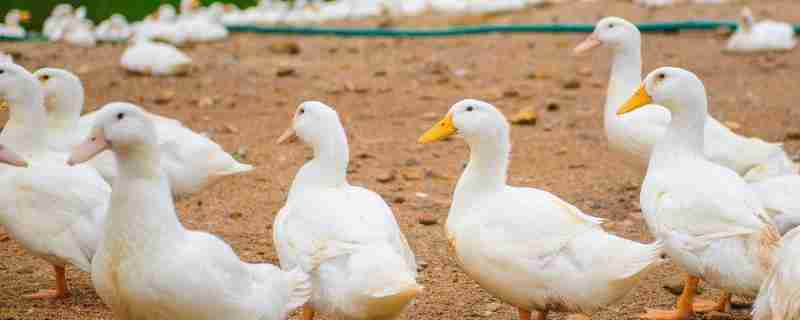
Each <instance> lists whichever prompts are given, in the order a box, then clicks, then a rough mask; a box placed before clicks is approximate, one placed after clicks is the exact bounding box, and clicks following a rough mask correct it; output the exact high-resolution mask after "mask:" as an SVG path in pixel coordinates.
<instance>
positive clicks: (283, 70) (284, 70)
mask: <svg viewBox="0 0 800 320" xmlns="http://www.w3.org/2000/svg"><path fill="white" fill-rule="evenodd" d="M295 73H296V71H295V69H294V68H292V67H280V68H278V71H276V72H275V75H276V76H278V77H279V78H283V77H289V76H293V75H295Z"/></svg>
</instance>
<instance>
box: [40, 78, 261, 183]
mask: <svg viewBox="0 0 800 320" xmlns="http://www.w3.org/2000/svg"><path fill="white" fill-rule="evenodd" d="M35 75H36V76H37V77H38V78H39V80H40V81H41V82H42V83H43V86H44V92H45V96H46V104H47V106H48V110H49V111H48V121H47V123H48V126H47V131H48V134H49V136H50V138H49V144H50V148H51V149H53V150H57V151H69V150H72V148H73V147H74V146H75V145H77V144H78V143H80V142H82V141H83V140H84V139H85V138H86V137H87V136H88V135H89V134H90V131H91V128H92V126H94V122H95V120H96V118H97V113H96V112H93V113H89V114H86V115H84V116H82V117H81V115H80V113H81V110H82V109H83V100H84V99H83V98H84V92H83V85H82V84H81V81H80V79H78V77H77V76H75V75H73V74H71V73H69V72H68V71H66V70H61V69H54V68H45V69H40V70H38V71H36V73H35ZM142 112H144V114H145V115H147V117H148V118H149V119H150V121H152V122H153V123H154V125H155V128H156V132H157V134H158V145H159V150H160V151H161V161H160V163H161V168H162V169H163V170H164V172H165V173H166V175H167V177H168V178H169V182H170V187H171V189H172V192H173V194H175V195H189V194H192V193H195V192H198V191H200V190H202V189H203V188H205V187H207V186H209V185H211V184H213V183H214V182H217V181H219V180H220V179H222V178H224V177H226V176H229V175H234V174H237V173H243V172H247V171H250V170H252V169H253V167H252V166H250V165H247V164H243V163H239V162H238V161H236V160H235V159H234V158H233V157H232V156H231V155H230V154H228V153H227V152H225V150H223V149H222V147H220V146H219V145H218V144H216V143H214V142H213V141H211V140H210V139H208V138H207V137H205V136H203V135H201V134H198V133H195V132H193V131H192V130H190V129H189V128H186V127H185V126H183V124H182V123H181V122H180V121H177V120H174V119H170V118H166V117H162V116H159V115H155V114H152V113H148V112H145V111H142ZM89 163H90V164H91V165H92V166H94V167H95V168H97V169H98V171H99V172H100V174H102V175H103V177H104V178H105V179H106V181H108V182H109V183H113V181H114V179H115V178H116V177H117V176H118V173H117V165H116V162H115V161H114V158H113V156H112V155H111V153H110V152H105V153H103V154H100V155H98V156H96V157H94V159H92V160H91V161H90V162H89Z"/></svg>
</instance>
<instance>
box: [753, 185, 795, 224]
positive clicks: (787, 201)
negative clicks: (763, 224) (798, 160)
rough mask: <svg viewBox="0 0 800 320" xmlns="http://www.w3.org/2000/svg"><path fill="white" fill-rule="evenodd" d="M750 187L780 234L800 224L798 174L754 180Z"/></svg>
mask: <svg viewBox="0 0 800 320" xmlns="http://www.w3.org/2000/svg"><path fill="white" fill-rule="evenodd" d="M750 188H751V189H753V191H755V192H756V193H758V195H759V198H761V201H763V202H764V207H765V208H766V209H767V212H768V213H769V214H770V216H771V217H772V220H773V221H774V222H775V225H776V226H777V227H778V231H779V232H780V233H781V234H786V233H787V232H789V230H792V229H794V228H796V227H798V226H800V175H796V174H792V175H784V176H779V177H774V178H770V179H767V180H763V181H759V182H754V183H751V184H750Z"/></svg>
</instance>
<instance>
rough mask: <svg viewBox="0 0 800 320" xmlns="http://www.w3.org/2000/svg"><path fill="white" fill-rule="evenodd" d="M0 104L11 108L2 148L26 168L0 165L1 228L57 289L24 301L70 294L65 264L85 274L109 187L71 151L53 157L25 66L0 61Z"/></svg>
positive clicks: (40, 97) (0, 137)
mask: <svg viewBox="0 0 800 320" xmlns="http://www.w3.org/2000/svg"><path fill="white" fill-rule="evenodd" d="M0 97H2V99H4V100H5V101H4V102H2V101H0V105H8V107H9V120H8V122H6V124H5V127H4V128H3V131H2V133H0V144H2V145H4V146H7V147H9V148H11V150H14V152H16V153H17V154H19V155H20V156H21V157H22V158H23V159H25V161H26V162H27V163H28V167H27V168H17V167H9V166H2V167H0V190H3V192H0V224H2V225H3V226H5V228H6V230H7V231H8V233H9V234H10V235H11V236H12V237H13V238H14V239H15V240H17V241H18V242H19V243H20V244H21V245H22V247H23V248H25V249H26V250H27V251H28V252H30V253H31V254H33V255H34V256H36V257H39V258H41V259H43V260H45V261H47V262H48V263H50V264H51V265H52V266H53V269H54V271H55V274H56V289H55V290H42V291H40V292H38V293H35V294H32V295H27V296H26V297H27V298H33V299H44V298H64V297H66V296H68V295H69V292H68V288H67V280H66V266H67V265H70V264H71V265H74V266H76V267H77V268H79V269H81V270H83V271H86V272H89V271H90V270H91V261H92V257H93V256H94V253H95V251H96V249H97V245H98V242H99V241H100V240H101V239H102V238H103V232H102V224H103V221H105V216H106V211H107V209H108V204H109V200H110V196H111V188H110V187H109V185H108V184H107V183H106V182H105V181H104V180H103V178H102V177H101V176H100V175H99V174H98V173H97V171H96V170H95V169H94V168H92V167H89V166H86V165H81V166H73V167H70V166H68V165H67V163H66V160H67V157H68V154H66V153H60V152H53V151H52V150H50V148H49V145H48V141H47V131H46V130H42V128H44V127H46V126H47V113H46V111H45V107H44V94H43V91H42V87H41V85H40V84H39V82H38V81H37V80H36V78H35V77H34V76H33V75H32V74H30V73H29V72H28V71H27V70H25V69H24V68H22V67H20V66H17V65H13V64H0Z"/></svg>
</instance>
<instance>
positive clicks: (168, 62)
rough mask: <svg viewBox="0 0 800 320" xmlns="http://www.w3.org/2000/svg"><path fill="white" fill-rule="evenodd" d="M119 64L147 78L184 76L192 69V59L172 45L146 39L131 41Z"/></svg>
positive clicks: (136, 38) (138, 38)
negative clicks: (147, 76)
mask: <svg viewBox="0 0 800 320" xmlns="http://www.w3.org/2000/svg"><path fill="white" fill-rule="evenodd" d="M119 64H120V65H121V66H122V68H124V69H125V70H128V71H130V72H134V73H141V74H144V75H149V76H175V75H184V74H187V73H189V72H190V71H191V69H192V58H190V57H189V56H188V55H186V54H185V53H183V52H182V51H180V50H179V49H178V48H176V47H175V46H173V45H170V44H167V43H161V42H156V41H153V40H151V39H148V38H143V37H139V36H138V35H137V36H136V37H135V38H134V39H133V44H131V45H130V46H129V47H128V48H127V49H125V51H124V52H123V53H122V56H121V57H120V59H119Z"/></svg>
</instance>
